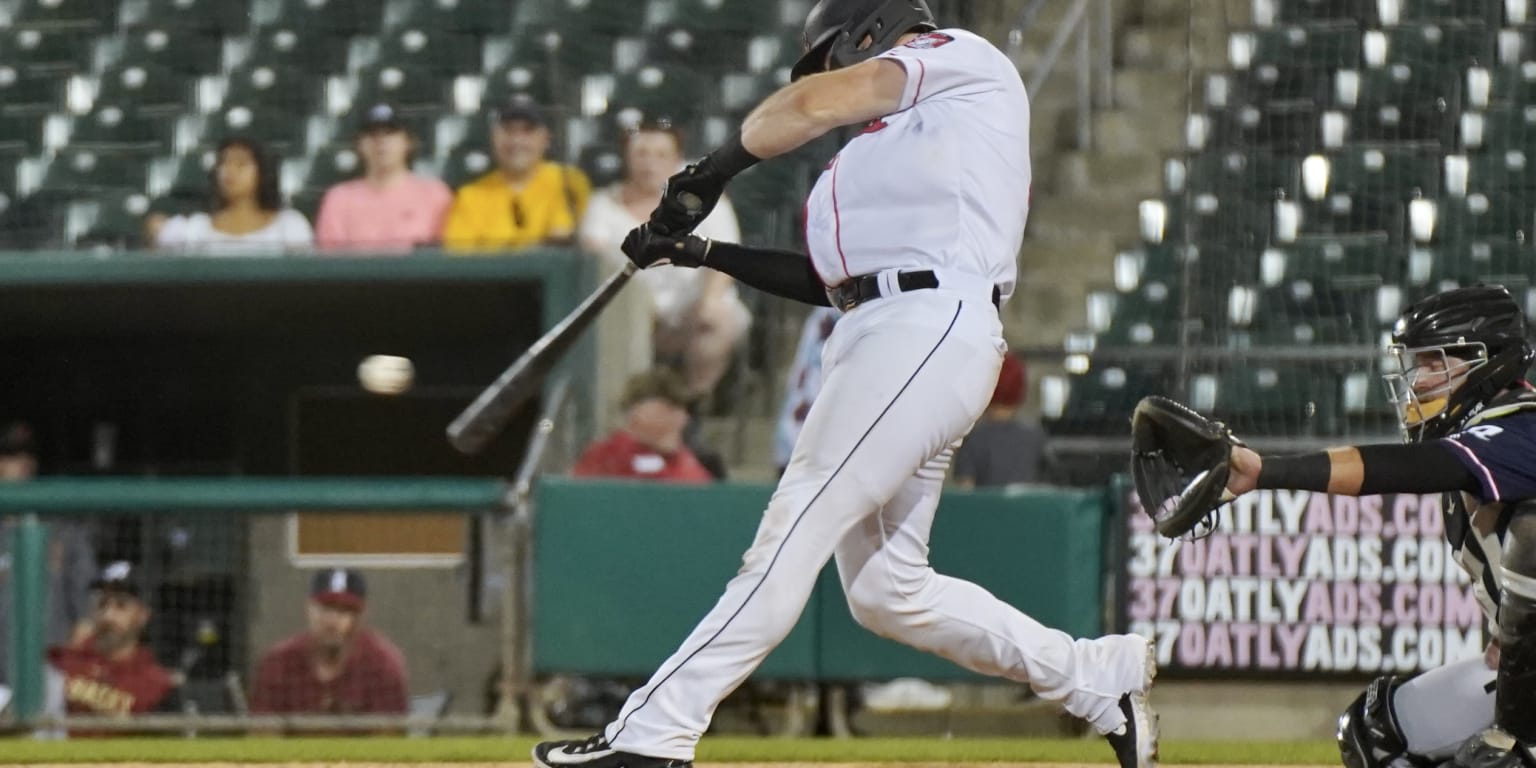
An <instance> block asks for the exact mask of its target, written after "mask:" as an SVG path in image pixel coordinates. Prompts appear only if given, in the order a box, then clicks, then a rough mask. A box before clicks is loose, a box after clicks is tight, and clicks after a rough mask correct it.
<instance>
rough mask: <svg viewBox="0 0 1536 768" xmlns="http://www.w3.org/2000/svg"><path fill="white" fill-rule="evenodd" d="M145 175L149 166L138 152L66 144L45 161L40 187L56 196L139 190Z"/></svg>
mask: <svg viewBox="0 0 1536 768" xmlns="http://www.w3.org/2000/svg"><path fill="white" fill-rule="evenodd" d="M147 177H148V166H147V165H146V163H145V161H144V158H143V156H141V155H137V154H133V153H127V154H119V153H114V152H110V151H96V150H90V149H80V148H76V147H66V148H64V149H62V150H60V151H59V153H58V154H57V155H55V156H54V158H53V160H52V161H51V162H49V163H48V170H47V171H46V173H45V174H44V176H43V185H42V189H43V191H45V192H49V193H52V194H59V195H85V194H91V193H97V192H102V191H105V190H113V189H138V190H142V189H143V188H144V183H145V181H146V179H147Z"/></svg>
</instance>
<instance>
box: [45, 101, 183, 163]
mask: <svg viewBox="0 0 1536 768" xmlns="http://www.w3.org/2000/svg"><path fill="white" fill-rule="evenodd" d="M172 119H173V117H171V116H167V115H163V114H156V113H154V112H143V111H140V110H138V109H137V108H136V107H134V106H132V105H131V104H124V105H117V104H104V103H101V102H99V101H98V102H97V104H96V106H95V107H94V108H93V109H92V110H91V112H90V113H89V114H85V115H80V116H79V117H76V118H75V119H74V121H73V129H72V130H71V132H70V136H69V141H70V144H71V145H73V146H77V147H86V148H90V149H109V150H117V151H136V152H143V153H148V152H154V151H158V150H162V149H164V148H165V146H166V145H168V144H169V143H170V138H171V120H172Z"/></svg>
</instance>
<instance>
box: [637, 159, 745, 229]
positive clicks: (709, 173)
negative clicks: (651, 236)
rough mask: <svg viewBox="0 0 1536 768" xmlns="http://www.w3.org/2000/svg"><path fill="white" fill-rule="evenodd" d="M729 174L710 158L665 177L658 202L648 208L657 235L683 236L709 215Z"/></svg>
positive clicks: (728, 179) (723, 189)
mask: <svg viewBox="0 0 1536 768" xmlns="http://www.w3.org/2000/svg"><path fill="white" fill-rule="evenodd" d="M728 181H730V176H728V175H726V174H725V173H724V172H723V171H721V170H720V169H718V168H717V167H716V166H715V163H713V162H711V160H710V158H707V157H706V158H704V159H703V160H701V161H699V162H697V163H695V164H693V165H690V166H688V167H687V168H684V169H683V170H682V172H681V173H679V174H677V175H675V176H673V177H672V178H670V179H667V189H666V191H665V192H662V193H661V203H660V204H658V205H657V206H656V210H654V211H651V220H650V224H651V229H652V230H653V231H655V232H657V233H658V234H663V235H671V236H673V237H682V236H683V235H686V234H688V233H690V232H692V231H693V230H694V229H695V228H696V227H698V226H699V224H700V223H702V222H703V221H704V219H706V218H708V217H709V214H710V212H711V211H713V210H715V205H716V204H718V203H719V202H720V196H721V195H723V194H725V185H726V182H728Z"/></svg>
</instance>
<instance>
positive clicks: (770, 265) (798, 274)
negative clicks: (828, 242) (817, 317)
mask: <svg viewBox="0 0 1536 768" xmlns="http://www.w3.org/2000/svg"><path fill="white" fill-rule="evenodd" d="M704 266H706V267H709V268H710V269H713V270H716V271H718V272H724V273H725V274H727V275H730V276H731V277H734V278H736V279H737V280H740V281H741V282H743V283H746V284H747V285H750V286H752V287H753V288H756V289H758V290H759V291H763V292H764V293H771V294H773V295H775V296H779V297H782V298H785V299H791V300H793V301H798V302H800V303H802V304H810V305H812V306H818V307H830V306H832V302H831V301H830V300H828V299H827V291H826V288H825V287H823V286H822V284H821V278H820V277H818V276H817V274H816V268H815V267H813V266H811V258H810V257H809V256H806V255H805V254H803V253H795V252H793V251H779V250H775V249H772V248H749V247H747V246H744V245H737V244H735V243H717V242H711V243H710V245H709V253H708V255H707V256H706V258H705V260H704Z"/></svg>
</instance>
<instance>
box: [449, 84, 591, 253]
mask: <svg viewBox="0 0 1536 768" xmlns="http://www.w3.org/2000/svg"><path fill="white" fill-rule="evenodd" d="M492 117H493V120H494V124H493V126H492V130H491V143H492V149H493V150H494V151H495V155H496V170H494V171H491V172H490V173H487V174H485V175H484V176H481V177H480V178H478V179H476V180H474V181H472V182H470V183H468V184H465V185H464V186H463V187H460V188H459V191H458V194H456V195H455V196H454V199H453V207H452V208H451V209H450V210H449V212H448V223H447V224H446V225H444V227H443V244H444V245H445V246H446V247H448V248H450V249H452V250H457V251H485V250H505V249H512V248H527V247H530V246H536V245H557V244H564V243H570V242H572V241H573V240H574V239H575V236H576V224H577V222H578V221H579V220H580V219H581V214H582V212H583V211H585V210H586V207H587V198H588V197H589V196H590V195H591V193H592V182H590V181H588V180H587V176H586V174H584V173H582V172H581V170H580V169H577V168H572V167H570V166H567V165H564V164H561V163H554V162H550V161H549V160H547V159H546V157H547V155H548V154H549V144H550V133H549V117H548V116H547V115H546V114H545V111H544V109H543V108H542V107H540V106H539V105H537V104H535V103H533V102H532V101H530V100H528V99H526V98H516V99H513V100H512V101H511V102H509V103H507V104H505V105H503V106H502V107H501V108H500V109H498V110H496V111H495V113H494V114H493V116H492Z"/></svg>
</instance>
